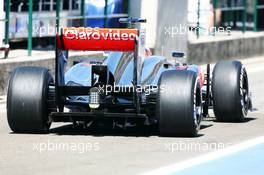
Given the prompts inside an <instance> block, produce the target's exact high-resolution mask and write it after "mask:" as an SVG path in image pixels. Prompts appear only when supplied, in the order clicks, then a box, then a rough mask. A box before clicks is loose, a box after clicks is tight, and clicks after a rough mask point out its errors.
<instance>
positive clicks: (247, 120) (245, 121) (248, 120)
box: [213, 117, 258, 123]
mask: <svg viewBox="0 0 264 175" xmlns="http://www.w3.org/2000/svg"><path fill="white" fill-rule="evenodd" d="M257 119H258V118H254V117H246V118H244V120H243V121H241V122H222V121H217V120H216V119H214V120H213V122H215V123H248V122H251V121H254V120H257Z"/></svg>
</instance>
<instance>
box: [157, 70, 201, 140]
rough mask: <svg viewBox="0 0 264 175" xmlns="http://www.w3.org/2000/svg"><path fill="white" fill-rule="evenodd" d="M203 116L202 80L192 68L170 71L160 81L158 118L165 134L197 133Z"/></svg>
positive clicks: (193, 134)
mask: <svg viewBox="0 0 264 175" xmlns="http://www.w3.org/2000/svg"><path fill="white" fill-rule="evenodd" d="M201 117H202V96H201V87H200V83H199V79H198V78H197V75H196V74H195V73H194V72H191V71H176V70H175V71H174V70H171V71H166V72H164V73H163V74H162V75H161V77H160V80H159V91H158V101H157V119H158V122H159V132H160V135H161V136H187V137H189V136H197V134H198V131H199V128H200V122H201V119H202V118H201Z"/></svg>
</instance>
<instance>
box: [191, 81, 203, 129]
mask: <svg viewBox="0 0 264 175" xmlns="http://www.w3.org/2000/svg"><path fill="white" fill-rule="evenodd" d="M198 83H199V82H198V81H196V83H195V88H194V96H193V117H194V124H195V129H196V132H198V130H199V129H200V122H201V120H202V118H201V116H202V98H201V90H200V86H199V85H198ZM197 97H198V98H197Z"/></svg>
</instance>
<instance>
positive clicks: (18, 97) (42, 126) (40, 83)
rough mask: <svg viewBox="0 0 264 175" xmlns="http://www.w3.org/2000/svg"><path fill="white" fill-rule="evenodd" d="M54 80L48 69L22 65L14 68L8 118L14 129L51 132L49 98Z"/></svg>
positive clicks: (16, 130) (8, 101)
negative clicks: (49, 89) (50, 85)
mask: <svg viewBox="0 0 264 175" xmlns="http://www.w3.org/2000/svg"><path fill="white" fill-rule="evenodd" d="M51 82H53V79H52V76H51V74H50V73H49V70H48V69H46V68H41V67H18V68H16V69H15V70H14V71H13V73H12V75H11V78H10V81H9V86H8V93H7V119H8V124H9V126H10V128H11V130H12V131H13V132H16V133H47V132H48V131H49V127H50V124H49V123H48V115H49V110H48V105H47V98H48V88H49V84H50V83H51Z"/></svg>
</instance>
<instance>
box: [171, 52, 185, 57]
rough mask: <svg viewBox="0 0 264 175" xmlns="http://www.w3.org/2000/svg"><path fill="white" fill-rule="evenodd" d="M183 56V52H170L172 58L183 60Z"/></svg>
mask: <svg viewBox="0 0 264 175" xmlns="http://www.w3.org/2000/svg"><path fill="white" fill-rule="evenodd" d="M184 56H185V54H184V53H183V52H172V57H174V58H183V57H184Z"/></svg>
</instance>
